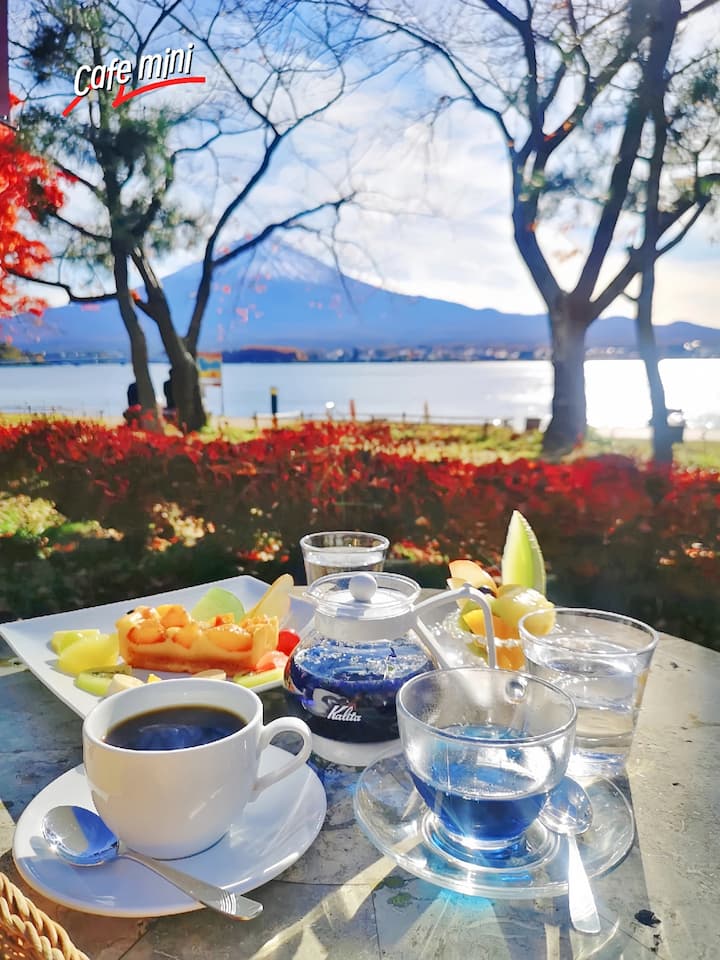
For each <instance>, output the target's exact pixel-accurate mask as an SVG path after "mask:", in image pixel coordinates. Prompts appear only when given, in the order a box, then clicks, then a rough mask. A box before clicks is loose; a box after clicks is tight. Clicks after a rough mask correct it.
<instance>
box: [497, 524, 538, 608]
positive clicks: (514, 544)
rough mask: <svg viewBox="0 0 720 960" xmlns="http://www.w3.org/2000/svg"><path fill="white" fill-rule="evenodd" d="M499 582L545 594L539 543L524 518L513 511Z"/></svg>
mask: <svg viewBox="0 0 720 960" xmlns="http://www.w3.org/2000/svg"><path fill="white" fill-rule="evenodd" d="M501 570H502V581H503V583H504V584H517V585H518V586H520V587H531V588H532V589H533V590H537V591H538V593H542V594H544V593H545V590H546V587H547V578H546V574H545V560H544V559H543V555H542V551H541V549H540V544H539V543H538V540H537V537H536V536H535V533H534V532H533V529H532V527H531V526H530V524H529V523H528V522H527V520H526V519H525V517H524V516H523V515H522V514H521V513H520V512H519V511H518V510H513V513H512V516H511V518H510V523H509V524H508V531H507V538H506V540H505V547H504V549H503V555H502V566H501Z"/></svg>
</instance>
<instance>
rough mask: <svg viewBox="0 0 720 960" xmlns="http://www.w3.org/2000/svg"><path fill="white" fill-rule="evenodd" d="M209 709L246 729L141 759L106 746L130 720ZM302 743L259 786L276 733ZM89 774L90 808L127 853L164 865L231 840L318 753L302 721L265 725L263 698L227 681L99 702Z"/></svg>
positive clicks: (140, 753) (86, 736)
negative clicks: (250, 809)
mask: <svg viewBox="0 0 720 960" xmlns="http://www.w3.org/2000/svg"><path fill="white" fill-rule="evenodd" d="M178 705H183V706H202V707H207V706H213V707H218V708H221V709H224V710H229V711H230V712H231V713H234V714H237V715H239V716H240V717H241V718H242V719H243V720H244V721H245V726H243V727H242V729H240V730H237V731H236V732H234V733H231V734H230V735H229V736H225V737H223V738H222V739H219V740H213V741H212V742H210V743H203V744H201V745H199V746H192V747H181V748H179V749H167V750H138V749H131V748H127V747H118V746H114V745H111V744H109V743H107V742H106V741H105V739H104V738H105V737H106V736H107V734H108V731H110V730H112V729H113V728H114V727H116V726H117V725H118V724H119V723H121V722H122V721H124V720H127V719H129V718H131V717H135V716H138V715H139V714H144V713H146V712H148V711H153V710H158V709H161V708H163V707H171V706H178ZM286 732H291V733H296V734H297V735H298V736H299V737H300V738H301V739H302V747H301V749H300V751H299V753H297V754H295V755H292V754H288V760H287V762H286V763H283V764H282V765H280V766H279V767H278V768H277V769H273V770H271V771H270V772H269V773H265V774H264V775H262V776H259V775H258V766H259V763H260V757H261V754H262V751H263V750H264V749H265V747H267V746H268V744H269V743H270V741H271V740H272V739H273V738H274V737H276V736H277V735H278V734H280V733H286ZM82 741H83V759H84V762H85V774H86V776H87V780H88V784H89V786H90V791H91V794H92V798H93V802H94V803H95V806H96V808H97V811H98V813H99V814H100V816H101V817H102V819H103V820H104V821H105V822H106V823H107V825H108V826H109V827H110V829H111V830H112V831H113V832H114V833H116V834H117V836H118V837H120V839H121V840H123V841H124V842H125V843H126V844H127V845H128V846H129V847H130V848H132V849H134V850H138V851H140V852H142V853H146V854H148V855H149V856H152V857H157V858H160V859H172V858H175V857H187V856H192V855H193V854H195V853H199V852H200V851H202V850H205V849H206V848H207V847H210V846H212V845H213V844H214V843H216V842H217V841H218V840H220V839H221V837H223V836H224V835H225V833H227V831H228V829H229V828H230V826H231V825H232V824H233V823H235V822H237V819H238V817H239V815H240V813H241V812H242V810H243V808H244V807H245V805H246V804H247V803H251V802H252V801H253V800H255V799H256V798H257V797H258V795H259V794H260V793H261V791H263V790H265V789H266V788H267V787H269V786H270V785H271V784H273V783H276V782H277V781H278V780H280V779H282V778H283V777H287V776H288V775H289V774H291V773H292V772H293V771H294V770H297V769H298V768H299V767H300V766H302V764H304V763H305V761H306V760H307V758H308V756H309V755H310V749H311V744H312V739H311V734H310V730H309V728H308V727H307V725H306V724H305V723H303V721H302V720H299V719H297V718H295V717H281V718H279V719H277V720H273V721H272V722H271V723H268V724H267V725H263V705H262V701H261V700H260V698H259V697H258V696H257V694H255V693H253V692H252V690H248V689H246V688H245V687H242V686H240V685H239V684H236V683H232V682H231V681H223V680H208V679H201V678H178V679H172V680H163V681H160V682H155V683H149V684H145V685H144V686H142V687H134V688H132V689H130V690H125V691H123V692H122V693H117V694H114V695H112V696H110V697H108V698H107V699H105V700H101V701H100V702H99V703H98V704H97V706H95V707H94V708H93V709H92V710H91V711H90V713H89V714H88V715H87V717H86V718H85V721H84V723H83V728H82Z"/></svg>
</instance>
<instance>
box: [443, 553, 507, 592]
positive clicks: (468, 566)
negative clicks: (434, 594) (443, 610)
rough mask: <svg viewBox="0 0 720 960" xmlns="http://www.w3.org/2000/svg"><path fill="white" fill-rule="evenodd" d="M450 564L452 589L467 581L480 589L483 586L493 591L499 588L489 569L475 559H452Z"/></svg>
mask: <svg viewBox="0 0 720 960" xmlns="http://www.w3.org/2000/svg"><path fill="white" fill-rule="evenodd" d="M448 566H449V569H450V579H451V581H452V583H453V585H452V586H451V587H450V589H451V590H456V589H457V588H458V587H462V586H463V584H465V583H469V584H470V586H471V587H476V588H477V589H478V590H479V589H480V588H481V587H487V588H488V590H491V591H492V592H493V593H495V591H496V590H497V586H496V584H495V581H494V580H493V578H492V577H491V576H490V574H489V573H488V572H487V570H486V569H485V568H484V567H482V566H480V564H479V563H476V562H475V561H474V560H451V561H450V563H449V565H448ZM448 586H450V582H448Z"/></svg>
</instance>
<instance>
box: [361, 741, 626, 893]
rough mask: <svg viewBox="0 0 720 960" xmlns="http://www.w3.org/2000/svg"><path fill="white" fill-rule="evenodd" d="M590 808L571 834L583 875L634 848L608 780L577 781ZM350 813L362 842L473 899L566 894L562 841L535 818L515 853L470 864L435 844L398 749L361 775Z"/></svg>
mask: <svg viewBox="0 0 720 960" xmlns="http://www.w3.org/2000/svg"><path fill="white" fill-rule="evenodd" d="M582 784H583V786H584V787H585V789H586V790H587V792H588V794H589V796H590V801H591V803H592V808H593V823H592V826H591V827H590V829H589V830H588V831H587V832H586V833H585V834H583V835H582V836H580V837H578V838H577V841H578V847H579V849H580V855H581V857H582V859H583V863H584V864H585V869H586V870H587V873H588V876H589V877H596V876H599V875H600V874H602V873H606V872H607V871H608V870H610V869H611V867H614V866H616V865H617V864H618V863H619V862H620V861H621V860H622V859H623V857H624V856H625V854H626V853H627V852H628V850H629V849H630V847H631V846H632V842H633V838H634V836H635V821H634V818H633V814H632V810H631V809H630V806H629V805H628V803H627V800H626V799H625V797H624V796H623V795H622V793H621V792H620V790H619V789H618V787H616V786H615V784H614V783H612V782H611V781H610V780H605V779H604V778H601V777H597V778H595V779H588V780H583V781H582ZM354 803H355V816H356V818H357V821H358V823H359V825H360V827H361V828H362V830H363V831H364V833H365V834H366V835H367V837H368V839H369V840H370V841H371V842H372V843H373V844H374V845H375V846H376V847H377V848H378V849H379V850H380V851H381V852H382V853H384V854H386V855H387V856H389V857H391V858H392V859H393V860H394V861H395V862H396V863H397V864H398V865H399V866H401V867H402V868H403V869H405V870H407V871H408V873H412V874H414V875H415V876H416V877H421V878H422V879H423V880H429V881H430V883H434V884H436V885H437V886H439V887H445V888H446V889H449V890H456V891H458V892H459V893H465V894H470V895H471V896H478V897H490V898H493V899H498V898H512V899H516V900H520V899H532V898H535V897H557V896H561V895H562V894H564V893H567V843H566V841H565V840H564V838H562V837H559V836H557V835H555V834H553V833H551V832H550V831H548V830H547V829H546V828H545V827H544V826H543V825H542V824H541V823H539V822H538V821H535V822H534V823H533V824H532V825H531V826H530V828H529V830H528V831H527V834H526V842H525V844H524V845H523V849H521V850H519V851H518V852H517V854H516V855H514V856H510V857H507V858H505V857H503V858H502V859H497V860H494V861H490V860H487V861H485V862H479V861H476V862H473V863H469V862H466V861H464V860H460V859H459V858H457V857H453V856H451V855H449V854H448V853H446V852H444V851H443V850H442V849H440V848H438V847H437V846H436V845H435V843H434V842H433V839H432V831H431V830H429V829H428V827H427V823H428V815H429V810H428V808H427V807H426V805H425V804H424V803H423V801H422V800H421V798H420V795H419V794H418V792H417V791H416V790H415V787H414V785H413V782H412V779H411V777H410V774H409V772H408V769H407V766H406V764H405V759H404V757H403V754H402V753H394V754H392V755H390V756H385V757H381V758H380V759H379V760H376V761H375V763H373V764H371V765H370V766H369V767H366V769H365V770H364V771H363V772H362V774H361V775H360V779H359V780H358V785H357V790H356V793H355V801H354Z"/></svg>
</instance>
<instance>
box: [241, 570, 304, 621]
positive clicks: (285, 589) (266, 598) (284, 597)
mask: <svg viewBox="0 0 720 960" xmlns="http://www.w3.org/2000/svg"><path fill="white" fill-rule="evenodd" d="M294 586H295V581H294V580H293V578H292V577H291V576H290V574H289V573H283V574H281V575H280V576H279V577H278V578H277V580H274V581H273V582H272V583H271V584H270V586H269V587H268V588H267V590H266V591H265V593H264V594H263V595H262V597H260V599H259V600H258V602H257V603H256V604H255V606H254V607H252V608H251V609H250V610H248V612H247V613H246V614H245V617H246V618H247V619H248V620H249V619H250V618H251V617H261V616H266V617H277V618H278V620H279V621H280V622H282V620H283V619H284V618H285V617H286V616H287V615H288V613H289V612H290V591H291V590H292V588H293V587H294Z"/></svg>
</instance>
